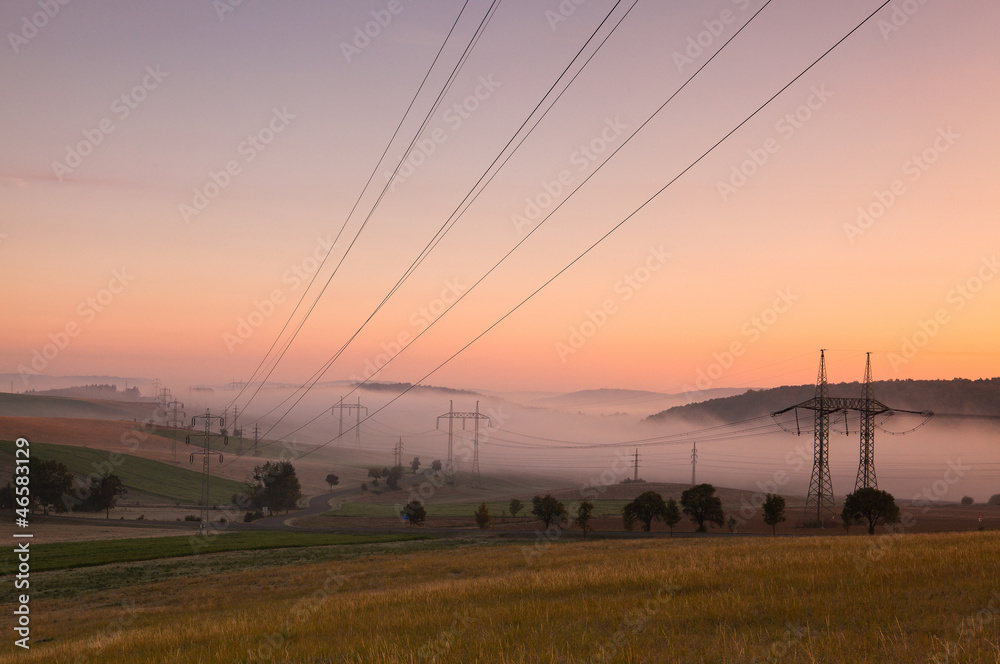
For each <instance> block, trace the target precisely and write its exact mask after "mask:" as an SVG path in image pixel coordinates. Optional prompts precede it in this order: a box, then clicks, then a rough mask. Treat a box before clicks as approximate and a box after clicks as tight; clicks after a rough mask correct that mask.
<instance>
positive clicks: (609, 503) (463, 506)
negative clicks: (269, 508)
mask: <svg viewBox="0 0 1000 664" xmlns="http://www.w3.org/2000/svg"><path fill="white" fill-rule="evenodd" d="M405 500H407V494H406V493H404V492H399V501H400V503H402V502H403V501H405ZM591 502H592V503H594V514H593V515H594V516H618V515H620V514H621V513H622V507H624V506H625V504H626V503H627V502H629V501H627V500H593V501H591ZM480 504H481V502H480V503H428V504H427V505H426V506H425V507H426V509H427V516H441V517H463V516H467V517H469V518H472V515H473V514H474V513H475V511H476V510H477V509H479V505H480ZM521 504H522V506H523V507H522V508H521V511H520V512H518V513H517V518H518V519H533V518H534V517H533V516H531V499H530V498H523V499H521ZM486 507H487V509H489V511H490V514H491V515H493V516H494V517H498V516H500V515H501V514H504V515H505V516H506V517H507V518H508V519H509V518H510V514H509V513H508V512H507V509H508V508H509V507H510V501H509V500H499V501H493V500H487V501H486ZM570 507H571V505H570V504H569V503H567V505H566V509H567V510H569V509H570ZM322 516H360V517H381V516H399V513H398V511H397V509H396V507H395V505H385V504H379V503H353V502H346V503H344V504H343V505H341V506H340V509H336V510H330V511H328V512H324V513H323V514H322Z"/></svg>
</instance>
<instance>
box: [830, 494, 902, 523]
mask: <svg viewBox="0 0 1000 664" xmlns="http://www.w3.org/2000/svg"><path fill="white" fill-rule="evenodd" d="M840 518H841V519H843V521H844V524H845V526H846V524H847V523H848V522H850V521H852V520H853V521H854V523H861V522H862V520H867V521H868V534H869V535H874V534H875V526H876V525H877V524H878V522H879V521H880V520H882V521H885V522H886V523H898V522H899V507H897V506H896V499H895V498H893V497H892V494H891V493H889V492H887V491H882V490H880V489H873V488H870V487H869V488H866V489H858V490H857V491H855V492H854V493H851V494H848V495H847V499H846V500H844V510H843V511H842V512H841V513H840Z"/></svg>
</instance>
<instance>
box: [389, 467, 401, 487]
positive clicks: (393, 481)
mask: <svg viewBox="0 0 1000 664" xmlns="http://www.w3.org/2000/svg"><path fill="white" fill-rule="evenodd" d="M402 478H403V467H402V466H393V467H392V468H391V469H390V470H389V472H388V473H386V475H385V483H386V485H387V486H388V487H389V488H390V489H391V490H392V491H398V490H399V480H401V479H402Z"/></svg>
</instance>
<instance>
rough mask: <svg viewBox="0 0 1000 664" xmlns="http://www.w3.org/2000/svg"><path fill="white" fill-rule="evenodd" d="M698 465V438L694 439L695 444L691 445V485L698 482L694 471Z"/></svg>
mask: <svg viewBox="0 0 1000 664" xmlns="http://www.w3.org/2000/svg"><path fill="white" fill-rule="evenodd" d="M697 465H698V441H697V440H696V441H694V445H693V446H692V447H691V486H695V485H697V484H698V482H697V481H695V477H696V476H695V472H694V468H695V466H697Z"/></svg>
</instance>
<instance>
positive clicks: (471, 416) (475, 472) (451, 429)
mask: <svg viewBox="0 0 1000 664" xmlns="http://www.w3.org/2000/svg"><path fill="white" fill-rule="evenodd" d="M454 406H455V403H454V402H453V401H449V402H448V412H447V413H445V414H444V415H438V418H437V426H438V427H439V428H440V426H441V420H442V419H447V420H448V461H447V465H446V466H445V476H446V477H448V478H449V482H451V483H454V476H455V475H454V473H455V467H454V465H453V463H452V443H453V439H454V434H455V420H462V428H463V429H464V428H465V421H466V420H472V421H474V422H475V431H474V437H473V443H472V445H473V447H472V486H473V488H476V489H479V488H482V477H481V476H480V475H479V420H486V426H492V424H493V422H492V420H490V418H489V416H488V415H483V414H481V413H480V412H479V402H478V401H477V402H476V410H475V412H471V413H470V412H456V411H455V410H454Z"/></svg>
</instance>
